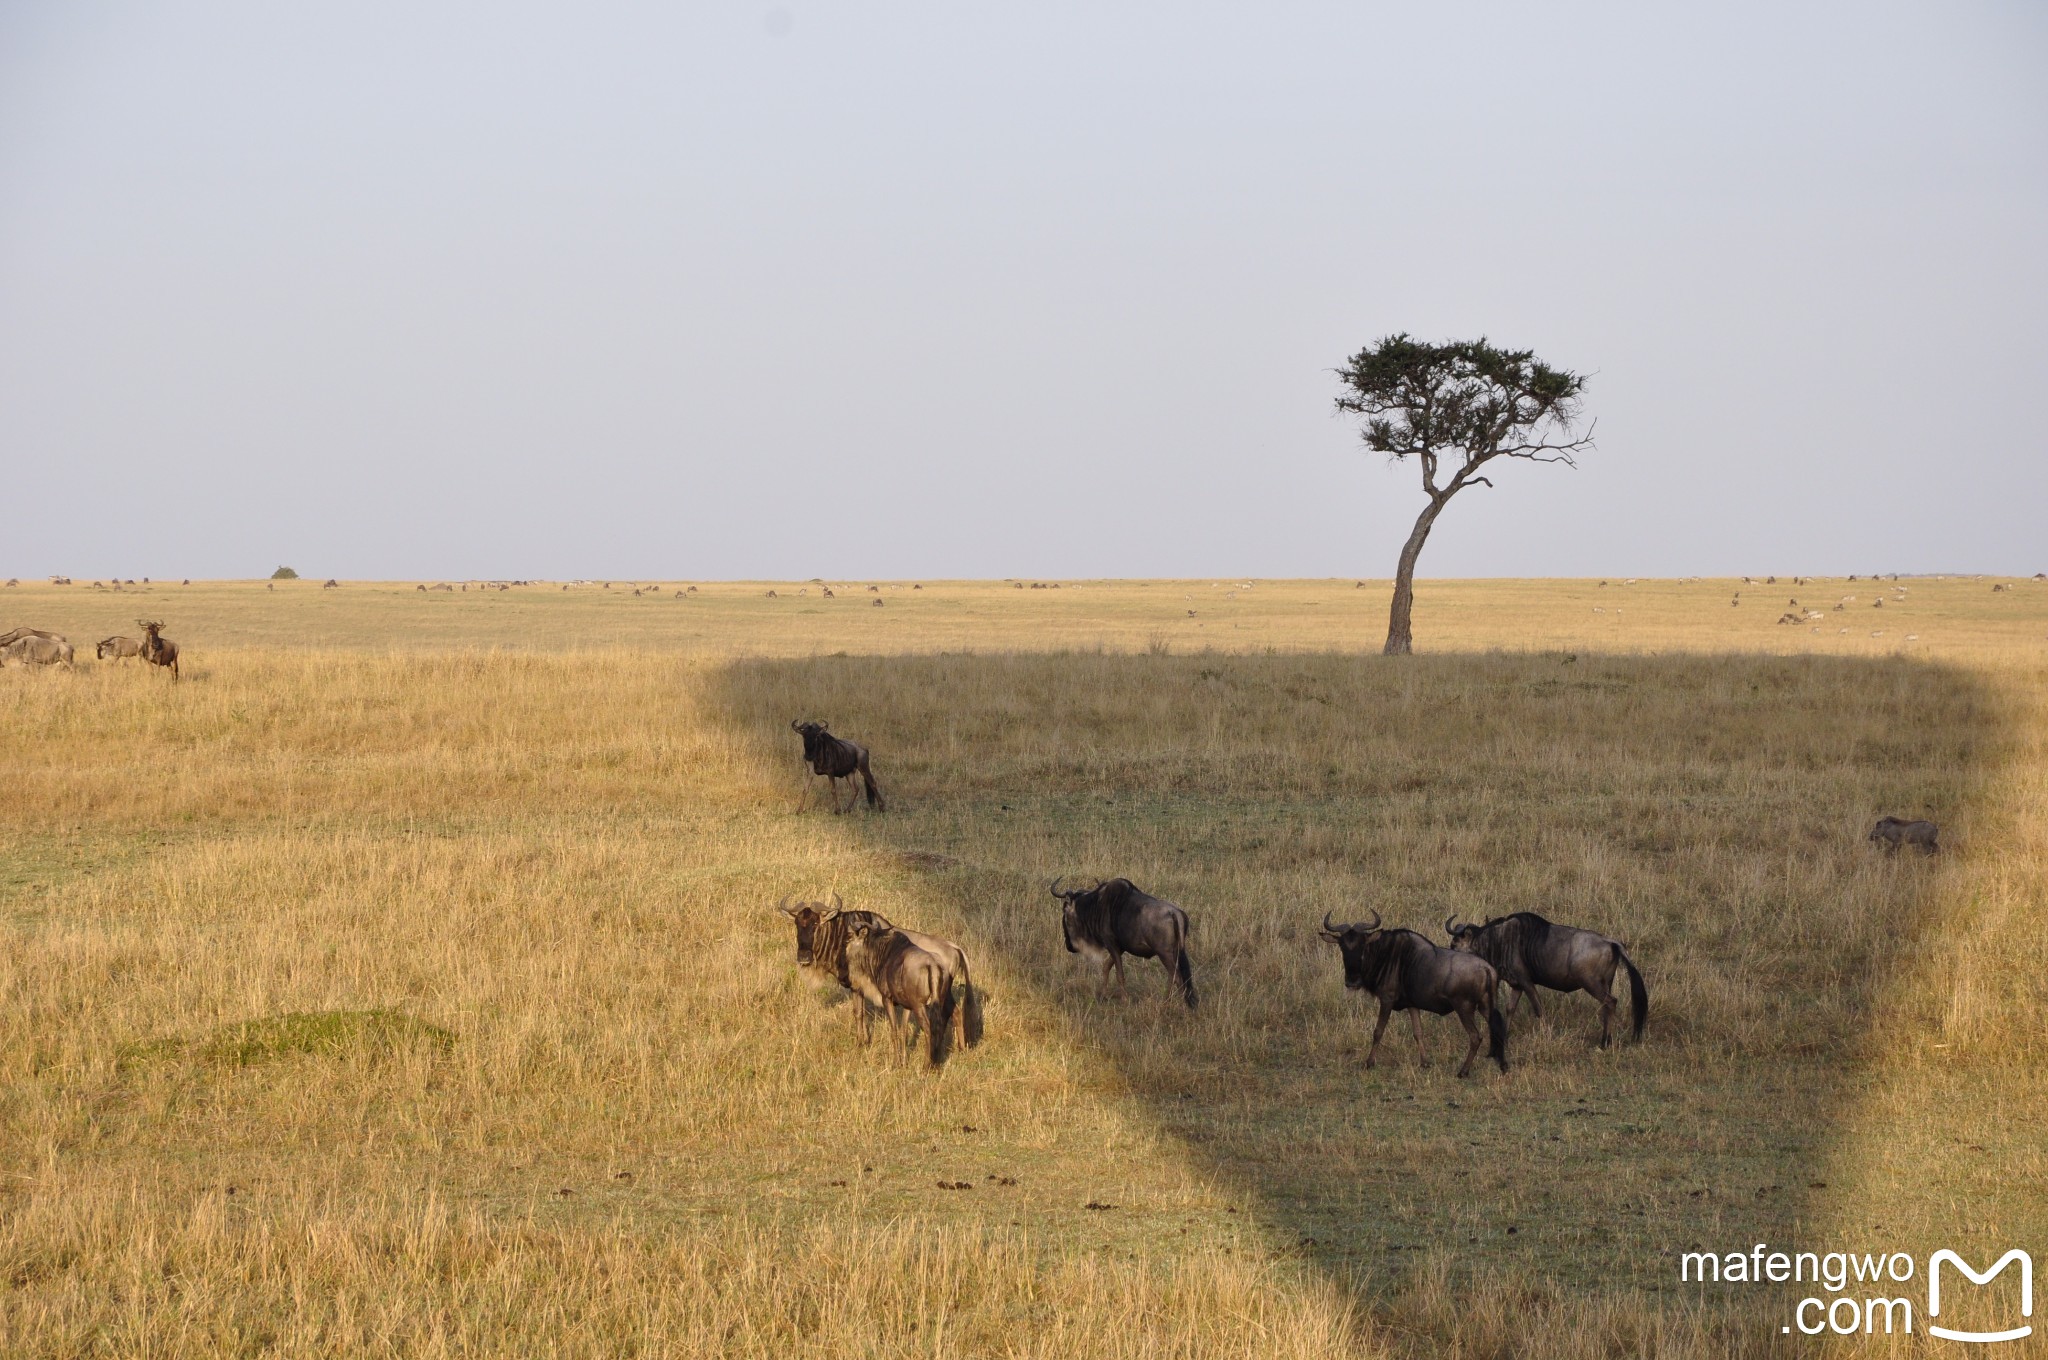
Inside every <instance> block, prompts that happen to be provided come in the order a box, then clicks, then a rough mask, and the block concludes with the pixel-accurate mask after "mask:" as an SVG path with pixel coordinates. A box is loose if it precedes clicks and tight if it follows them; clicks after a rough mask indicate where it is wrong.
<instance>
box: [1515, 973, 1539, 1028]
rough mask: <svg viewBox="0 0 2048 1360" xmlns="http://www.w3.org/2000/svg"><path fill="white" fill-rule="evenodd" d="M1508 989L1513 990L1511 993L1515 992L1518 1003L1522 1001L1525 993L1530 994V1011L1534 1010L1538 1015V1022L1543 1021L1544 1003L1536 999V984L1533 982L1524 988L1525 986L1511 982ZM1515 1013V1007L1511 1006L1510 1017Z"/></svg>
mask: <svg viewBox="0 0 2048 1360" xmlns="http://www.w3.org/2000/svg"><path fill="white" fill-rule="evenodd" d="M1508 988H1509V990H1511V991H1513V992H1514V994H1515V1000H1516V1001H1517V1002H1519V1001H1521V999H1522V994H1523V993H1524V992H1527V993H1528V994H1529V1009H1530V1010H1532V1011H1534V1012H1535V1013H1536V1018H1537V1019H1538V1020H1541V1019H1542V1018H1543V1003H1542V1002H1541V1001H1538V1000H1537V999H1536V984H1535V983H1533V982H1532V983H1530V984H1529V985H1528V986H1527V987H1524V986H1523V985H1522V984H1521V983H1519V982H1510V983H1509V984H1508ZM1514 1013H1515V1008H1514V1006H1512V1005H1511V1006H1509V1007H1508V1014H1509V1015H1513V1014H1514Z"/></svg>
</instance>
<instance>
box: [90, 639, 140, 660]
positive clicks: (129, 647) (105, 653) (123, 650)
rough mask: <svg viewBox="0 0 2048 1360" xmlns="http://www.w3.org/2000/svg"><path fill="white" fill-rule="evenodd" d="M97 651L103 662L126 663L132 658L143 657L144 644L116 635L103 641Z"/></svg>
mask: <svg viewBox="0 0 2048 1360" xmlns="http://www.w3.org/2000/svg"><path fill="white" fill-rule="evenodd" d="M95 650H96V652H97V654H98V656H99V659H100V660H102V661H107V660H114V661H126V660H127V659H128V658H129V657H131V656H141V655H142V644H141V643H139V642H137V641H136V640H135V639H134V638H130V637H121V636H119V635H116V636H114V637H110V638H105V639H103V640H102V641H101V642H100V645H99V646H98V648H96V649H95Z"/></svg>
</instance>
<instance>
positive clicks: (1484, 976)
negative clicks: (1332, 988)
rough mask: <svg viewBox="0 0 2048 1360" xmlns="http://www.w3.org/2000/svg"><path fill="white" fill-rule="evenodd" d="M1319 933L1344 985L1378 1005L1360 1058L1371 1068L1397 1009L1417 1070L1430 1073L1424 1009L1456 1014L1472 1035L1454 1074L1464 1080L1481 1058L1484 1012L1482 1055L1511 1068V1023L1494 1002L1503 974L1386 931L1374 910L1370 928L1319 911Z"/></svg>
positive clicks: (1407, 934) (1404, 933)
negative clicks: (1338, 960) (1410, 1037)
mask: <svg viewBox="0 0 2048 1360" xmlns="http://www.w3.org/2000/svg"><path fill="white" fill-rule="evenodd" d="M1316 933H1317V934H1319V935H1321V936H1322V937H1323V938H1324V939H1326V940H1328V941H1329V942H1330V943H1331V944H1334V945H1336V946H1337V948H1338V950H1339V951H1341V952H1342V953H1343V955H1344V986H1345V987H1346V988H1348V989H1349V990H1351V991H1354V992H1371V993H1372V994H1373V995H1374V996H1375V997H1377V998H1378V999H1379V1003H1380V1018H1379V1023H1378V1024H1376V1025H1374V1026H1373V1028H1372V1048H1371V1050H1370V1051H1368V1052H1367V1053H1366V1055H1365V1065H1366V1067H1367V1069H1368V1070H1370V1069H1371V1067H1372V1065H1373V1064H1374V1062H1376V1061H1377V1060H1378V1058H1379V1052H1380V1036H1381V1035H1383V1034H1385V1033H1386V1032H1387V1021H1389V1020H1391V1019H1393V1016H1394V1012H1395V1011H1407V1012H1408V1028H1409V1030H1410V1032H1412V1033H1413V1034H1414V1035H1415V1061H1416V1064H1417V1065H1418V1066H1422V1067H1427V1066H1428V1065H1429V1058H1428V1057H1427V1055H1425V1054H1424V1052H1423V1050H1422V1016H1421V1012H1423V1011H1428V1012H1429V1013H1430V1014H1431V1015H1450V1014H1454V1013H1455V1014H1456V1015H1457V1017H1458V1021H1459V1023H1460V1024H1462V1025H1464V1026H1465V1033H1466V1034H1468V1035H1470V1036H1471V1038H1472V1046H1471V1047H1470V1048H1468V1049H1466V1050H1465V1062H1464V1065H1463V1066H1461V1067H1459V1068H1458V1075H1459V1076H1461V1077H1462V1076H1464V1075H1466V1074H1467V1073H1468V1072H1470V1071H1471V1070H1472V1060H1473V1059H1474V1058H1476V1057H1478V1056H1479V1042H1480V1038H1479V1021H1478V1019H1477V1016H1478V1014H1479V1012H1480V1011H1482V1010H1484V1011H1485V1012H1486V1031H1487V1036H1488V1038H1489V1040H1490V1042H1489V1044H1488V1047H1487V1056H1488V1057H1490V1058H1492V1059H1493V1060H1494V1061H1495V1062H1497V1063H1499V1064H1500V1070H1501V1071H1503V1072H1505V1071H1507V1070H1508V1022H1507V1021H1506V1020H1504V1019H1502V1018H1501V1013H1500V1006H1499V1004H1498V1003H1497V1002H1496V1001H1495V996H1494V994H1495V992H1496V991H1498V989H1499V986H1500V974H1499V973H1498V972H1496V971H1495V970H1494V967H1493V965H1492V964H1490V963H1488V962H1487V961H1486V960H1485V959H1482V958H1477V957H1475V956H1473V955H1471V954H1462V953H1459V952H1458V951H1457V950H1455V949H1445V948H1444V947H1443V946H1441V945H1436V944H1431V943H1430V942H1429V941H1428V940H1426V939H1424V938H1423V937H1422V936H1421V935H1419V934H1417V933H1416V932H1415V931H1412V930H1388V929H1386V928H1384V927H1382V926H1381V925H1380V914H1379V913H1378V912H1374V913H1373V914H1372V922H1371V924H1369V925H1358V924H1356V923H1353V924H1351V925H1345V926H1339V925H1333V924H1331V922H1330V914H1329V913H1328V912H1324V913H1323V928H1322V929H1321V930H1319V931H1317V932H1316Z"/></svg>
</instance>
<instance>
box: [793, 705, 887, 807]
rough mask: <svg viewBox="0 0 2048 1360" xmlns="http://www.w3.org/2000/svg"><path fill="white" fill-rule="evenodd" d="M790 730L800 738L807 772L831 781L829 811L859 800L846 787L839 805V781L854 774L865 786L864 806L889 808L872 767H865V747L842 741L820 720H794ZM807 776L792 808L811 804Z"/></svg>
mask: <svg viewBox="0 0 2048 1360" xmlns="http://www.w3.org/2000/svg"><path fill="white" fill-rule="evenodd" d="M789 727H790V730H791V731H792V732H795V733H796V734H797V735H798V736H800V737H802V738H803V739H804V764H805V765H806V766H807V767H808V768H809V769H810V772H811V775H813V776H815V775H823V776H824V777H825V778H826V779H828V780H830V781H831V785H832V811H833V812H835V813H838V812H844V811H846V810H847V808H851V807H852V806H853V805H854V803H855V802H857V801H859V798H860V795H859V793H858V792H854V791H851V790H849V793H850V795H851V796H850V797H849V798H848V799H847V803H846V807H844V808H842V807H841V806H839V781H840V780H842V779H852V778H853V777H854V776H855V775H856V774H857V775H859V776H860V778H861V782H862V783H863V784H864V785H866V786H867V793H868V806H869V807H872V808H875V809H878V810H879V811H882V812H887V811H888V810H889V804H888V803H887V802H886V801H884V800H883V798H882V791H881V789H879V788H877V787H876V786H875V775H874V771H873V770H871V769H869V768H868V748H867V747H865V746H862V745H861V744H860V743H859V742H857V741H846V740H844V739H842V738H840V737H835V736H833V735H832V734H831V733H829V732H827V731H826V730H825V727H826V725H825V724H824V723H821V722H796V721H792V722H791V723H790V724H789ZM811 787H812V785H811V779H810V777H809V776H807V777H806V778H805V779H804V796H803V798H802V799H801V800H800V801H799V802H798V803H797V805H796V810H797V811H798V812H802V811H803V810H804V809H805V808H807V807H809V806H810V805H811Z"/></svg>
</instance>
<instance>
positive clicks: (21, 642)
mask: <svg viewBox="0 0 2048 1360" xmlns="http://www.w3.org/2000/svg"><path fill="white" fill-rule="evenodd" d="M8 636H9V637H10V638H11V639H12V640H11V641H9V642H6V643H0V664H5V663H6V662H9V661H19V662H20V663H21V664H22V665H24V666H56V665H65V666H69V665H71V664H72V659H71V644H70V643H68V642H66V641H65V640H64V639H63V638H60V637H58V636H57V635H56V634H54V633H42V632H37V631H36V630H34V629H26V628H17V629H15V630H14V632H13V633H11V634H9V635H8Z"/></svg>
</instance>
